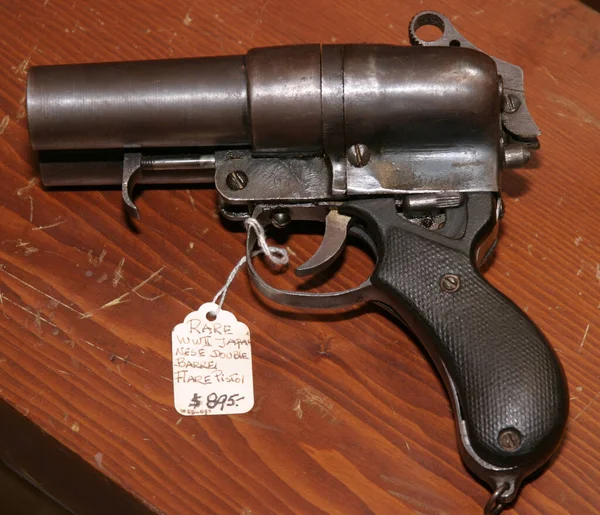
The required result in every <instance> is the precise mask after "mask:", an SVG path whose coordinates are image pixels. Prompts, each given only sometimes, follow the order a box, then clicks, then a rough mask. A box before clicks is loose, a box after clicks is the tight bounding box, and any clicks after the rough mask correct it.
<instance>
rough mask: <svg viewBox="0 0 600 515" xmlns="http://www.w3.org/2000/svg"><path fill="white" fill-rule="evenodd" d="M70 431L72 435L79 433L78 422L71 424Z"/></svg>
mask: <svg viewBox="0 0 600 515" xmlns="http://www.w3.org/2000/svg"><path fill="white" fill-rule="evenodd" d="M71 431H73V432H74V433H79V423H78V422H73V424H72V425H71Z"/></svg>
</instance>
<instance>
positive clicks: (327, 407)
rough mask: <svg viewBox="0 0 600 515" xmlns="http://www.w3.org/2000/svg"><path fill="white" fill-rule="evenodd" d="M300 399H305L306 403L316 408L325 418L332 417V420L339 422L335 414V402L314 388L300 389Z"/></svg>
mask: <svg viewBox="0 0 600 515" xmlns="http://www.w3.org/2000/svg"><path fill="white" fill-rule="evenodd" d="M297 393H298V395H299V397H300V399H299V400H301V401H304V404H306V405H308V406H311V407H314V408H316V409H317V410H318V411H319V413H320V414H321V416H322V417H323V418H325V417H329V418H331V422H337V419H336V418H335V416H334V415H333V403H332V402H331V401H329V400H327V399H326V398H325V397H322V396H321V395H320V394H319V393H318V392H317V391H315V390H313V389H312V388H302V389H300V390H298V392H297Z"/></svg>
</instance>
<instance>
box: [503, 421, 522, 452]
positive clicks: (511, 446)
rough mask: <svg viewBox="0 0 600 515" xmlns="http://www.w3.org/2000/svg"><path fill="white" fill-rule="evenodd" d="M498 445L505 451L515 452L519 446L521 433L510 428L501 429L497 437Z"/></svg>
mask: <svg viewBox="0 0 600 515" xmlns="http://www.w3.org/2000/svg"><path fill="white" fill-rule="evenodd" d="M498 443H499V444H500V447H502V448H503V449H504V450H505V451H515V450H517V449H518V448H519V446H520V445H521V433H519V431H517V430H516V429H514V428H512V427H511V428H508V429H503V430H502V431H500V434H499V435H498Z"/></svg>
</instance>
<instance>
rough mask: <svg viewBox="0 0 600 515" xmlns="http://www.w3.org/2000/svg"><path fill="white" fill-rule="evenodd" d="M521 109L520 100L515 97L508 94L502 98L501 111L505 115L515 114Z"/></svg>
mask: <svg viewBox="0 0 600 515" xmlns="http://www.w3.org/2000/svg"><path fill="white" fill-rule="evenodd" d="M519 107H521V100H520V99H519V97H517V96H516V95H513V94H512V93H509V94H508V95H505V96H504V101H503V102H502V110H503V111H504V112H505V113H508V114H512V113H516V112H517V111H518V110H519Z"/></svg>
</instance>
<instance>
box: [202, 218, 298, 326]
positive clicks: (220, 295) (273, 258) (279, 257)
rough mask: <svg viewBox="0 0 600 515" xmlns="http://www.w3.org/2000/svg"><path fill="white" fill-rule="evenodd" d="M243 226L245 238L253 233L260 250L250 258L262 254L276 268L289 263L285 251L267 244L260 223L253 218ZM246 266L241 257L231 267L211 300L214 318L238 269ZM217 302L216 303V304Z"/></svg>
mask: <svg viewBox="0 0 600 515" xmlns="http://www.w3.org/2000/svg"><path fill="white" fill-rule="evenodd" d="M244 225H245V226H246V237H249V236H250V231H254V232H255V234H256V239H257V243H258V246H259V247H260V250H257V251H255V252H253V253H252V257H254V256H257V255H259V254H264V255H265V257H266V258H267V260H268V261H270V262H271V263H273V264H274V265H277V266H285V265H287V264H288V263H289V260H290V257H289V255H288V252H287V250H286V249H284V248H282V247H276V246H273V245H269V244H268V243H267V235H266V234H265V228H264V227H263V226H262V225H261V223H260V222H259V221H258V220H257V219H256V218H253V217H250V218H246V220H244ZM245 264H246V256H243V257H242V258H241V259H240V260H239V261H238V263H237V264H236V265H235V266H234V267H233V270H232V271H231V273H230V274H229V277H228V278H227V281H226V282H225V284H224V285H223V287H222V288H221V289H220V290H219V291H218V292H217V294H216V295H215V298H214V299H213V303H215V304H217V306H218V307H217V310H216V313H213V314H214V315H215V316H217V315H218V314H219V311H221V308H222V307H223V303H224V302H225V296H226V295H227V290H228V289H229V287H230V286H231V283H232V282H233V280H234V279H235V276H236V275H237V273H238V272H239V271H240V269H241V268H242V267H243V266H244V265H245ZM217 301H218V302H217Z"/></svg>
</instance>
